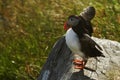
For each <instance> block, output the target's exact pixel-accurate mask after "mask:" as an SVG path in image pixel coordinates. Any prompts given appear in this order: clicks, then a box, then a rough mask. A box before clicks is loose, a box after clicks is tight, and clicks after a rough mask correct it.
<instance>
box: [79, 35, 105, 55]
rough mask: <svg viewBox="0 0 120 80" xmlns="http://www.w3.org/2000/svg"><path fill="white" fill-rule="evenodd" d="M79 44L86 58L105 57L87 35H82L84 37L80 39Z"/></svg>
mask: <svg viewBox="0 0 120 80" xmlns="http://www.w3.org/2000/svg"><path fill="white" fill-rule="evenodd" d="M80 43H81V46H82V49H81V50H82V51H83V52H84V53H85V55H86V57H98V56H102V57H105V56H104V55H103V53H102V51H103V50H102V48H101V47H100V46H99V45H98V44H97V43H96V42H95V41H94V40H92V39H91V37H89V35H87V34H84V36H83V37H82V38H81V39H80Z"/></svg>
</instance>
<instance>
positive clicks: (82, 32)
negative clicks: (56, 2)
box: [67, 15, 104, 58]
mask: <svg viewBox="0 0 120 80" xmlns="http://www.w3.org/2000/svg"><path fill="white" fill-rule="evenodd" d="M67 25H69V26H71V27H72V29H73V31H74V32H75V33H76V34H77V36H78V38H79V41H80V45H81V51H82V52H83V53H84V54H85V57H86V58H88V57H98V56H102V57H104V55H103V53H102V48H101V47H100V46H99V45H98V44H97V43H96V42H95V41H94V40H92V38H91V37H90V35H91V34H90V31H89V29H88V28H89V26H88V25H87V24H86V22H85V20H84V19H83V18H82V17H81V16H79V17H78V16H75V15H72V16H70V17H69V18H68V21H67ZM87 27H88V28H87Z"/></svg>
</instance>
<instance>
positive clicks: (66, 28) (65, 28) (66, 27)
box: [64, 22, 70, 31]
mask: <svg viewBox="0 0 120 80" xmlns="http://www.w3.org/2000/svg"><path fill="white" fill-rule="evenodd" d="M69 28H70V26H68V25H67V22H65V23H64V30H66V31H67V30H68V29H69Z"/></svg>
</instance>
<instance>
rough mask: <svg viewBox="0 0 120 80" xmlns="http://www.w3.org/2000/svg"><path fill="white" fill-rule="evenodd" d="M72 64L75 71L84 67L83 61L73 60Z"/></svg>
mask: <svg viewBox="0 0 120 80" xmlns="http://www.w3.org/2000/svg"><path fill="white" fill-rule="evenodd" d="M73 64H74V65H75V66H74V68H75V69H81V70H82V69H84V67H85V62H84V61H83V60H78V59H74V60H73Z"/></svg>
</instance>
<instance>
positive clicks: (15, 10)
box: [0, 0, 120, 80]
mask: <svg viewBox="0 0 120 80" xmlns="http://www.w3.org/2000/svg"><path fill="white" fill-rule="evenodd" d="M89 5H92V6H94V7H95V8H96V16H95V18H94V19H93V20H92V23H93V27H94V32H95V33H94V34H93V35H94V36H96V37H99V38H106V39H111V40H116V41H120V1H119V0H88V1H87V0H86V1H85V0H0V80H34V79H36V78H37V76H38V75H39V72H40V69H41V68H42V66H43V64H44V63H45V60H46V58H47V56H48V54H49V52H50V50H51V48H52V46H53V44H54V43H55V41H56V40H57V39H59V38H60V37H61V36H62V35H63V34H64V33H65V31H64V30H63V24H64V22H65V20H66V18H67V17H68V16H69V15H71V14H77V15H79V13H80V12H81V11H82V10H83V8H85V7H87V6H89Z"/></svg>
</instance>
